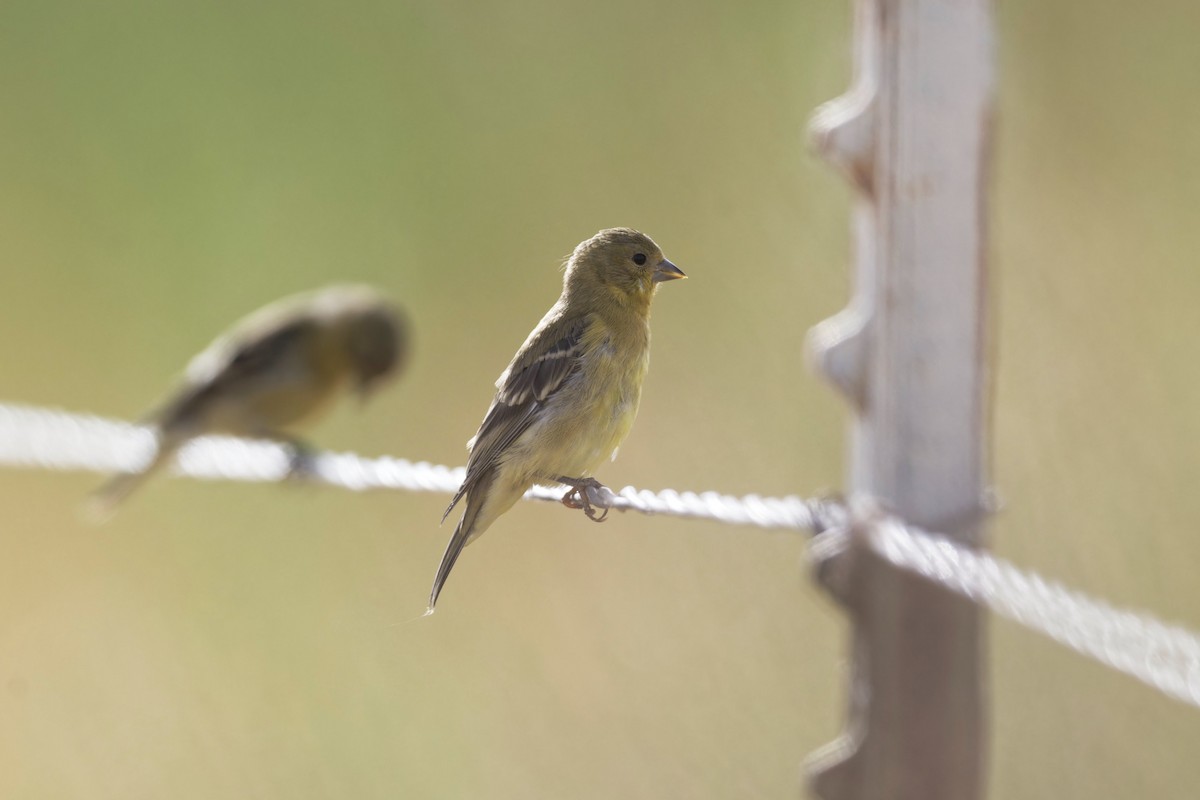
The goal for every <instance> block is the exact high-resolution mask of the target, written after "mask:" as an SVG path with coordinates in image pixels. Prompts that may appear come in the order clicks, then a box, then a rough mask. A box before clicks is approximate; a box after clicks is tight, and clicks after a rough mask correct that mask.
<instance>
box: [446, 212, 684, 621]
mask: <svg viewBox="0 0 1200 800" xmlns="http://www.w3.org/2000/svg"><path fill="white" fill-rule="evenodd" d="M684 277H687V276H685V275H684V274H683V272H682V271H681V270H680V269H679V268H678V267H676V266H675V265H674V264H672V263H671V262H670V261H668V260H667V259H666V257H665V256H663V253H662V250H660V249H659V247H658V245H656V244H655V243H654V242H653V241H652V240H651V239H650V237H649V236H646V235H645V234H643V233H639V232H638V231H635V230H632V229H630V228H610V229H608V230H603V231H600V232H599V233H597V234H596V235H595V236H593V237H592V238H590V239H588V240H587V241H585V242H582V243H581V244H580V245H579V246H578V247H576V248H575V252H574V253H572V254H571V257H570V258H569V259H568V260H567V265H566V275H565V276H564V277H563V291H562V295H561V296H560V297H559V298H558V302H557V303H555V304H554V306H553V307H551V309H550V310H549V311H548V312H547V313H546V316H545V317H543V318H542V321H541V322H540V323H539V324H538V326H537V327H536V328H534V329H533V333H531V334H529V338H528V339H526V340H525V344H523V345H521V349H520V350H518V351H517V354H516V356H514V357H513V360H512V362H511V363H510V364H509V365H508V368H507V369H506V370H504V373H503V374H502V375H501V376H500V378H499V379H498V380H497V381H496V388H497V389H498V390H499V391H497V392H496V397H495V399H494V400H492V405H491V408H489V409H488V412H487V415H486V416H485V417H484V418H483V423H482V424H481V425H480V426H479V431H478V432H477V433H476V434H475V436H474V438H472V439H471V441H470V442H468V443H467V448H468V449H469V450H470V457H469V458H468V460H467V476H466V479H465V480H464V481H463V484H462V487H460V488H459V490H458V493H457V494H455V495H454V499H453V500H452V501H451V502H450V506H449V508H447V509H446V513H445V514H443V515H442V520H443V521H444V520H445V519H446V517H447V516H449V514H450V512H451V511H452V510H453V509H454V506H455V505H456V504H457V503H458V502H459V501H460V500H462V499H463V498H464V497H465V498H466V500H467V507H466V511H464V512H463V515H462V518H461V519H460V520H459V522H458V526H457V527H456V528H455V529H454V535H453V536H451V537H450V543H449V545H448V546H447V547H446V553H445V555H443V556H442V563H441V566H439V567H438V571H437V577H436V578H435V579H434V583H433V591H432V592H431V593H430V596H429V610H428V612H427V613H432V612H433V610H434V607H435V606H436V605H437V600H438V595H439V594H440V593H441V591H442V586H443V585H445V583H446V578H447V577H449V575H450V570H451V569H453V567H454V562H455V561H457V560H458V557H459V555H460V554H461V553H462V550H463V548H464V547H466V546H467V545H468V544H469V543H470V542H471V541H472V540H474V539H475V538H476V537H478V536H479V535H480V534H481V533H483V532H484V531H485V530H487V528H488V526H490V525H491V524H492V523H493V522H495V521H496V518H497V517H499V516H500V515H501V514H503V513H504V512H505V511H507V510H508V509H510V508H512V506H513V504H514V503H515V502H516V501H517V500H518V499H519V498H520V497H521V495H523V494H524V493H525V492H526V490H528V489H529V488H530V487H531V486H533V485H534V484H535V483H541V484H553V483H561V484H564V485H566V486H569V487H571V489H570V491H568V492H567V493H566V494H565V495H564V496H563V503H564V504H565V505H568V506H570V507H572V508H582V509H583V510H584V512H585V513H586V514H587V515H588V517H589V518H591V519H593V520H596V521H598V522H599V521H603V519H604V517H603V516H597V515H596V513H595V510H594V509H593V507H592V505H591V503H590V502H589V501H588V495H587V491H588V489H595V488H599V487H600V484H599V483H598V482H597V481H596V480H595V479H594V478H592V477H590V476H591V473H592V471H593V470H595V468H596V467H597V466H599V465H600V463H601V462H603V461H604V460H605V459H609V458H612V457H614V456H615V455H616V452H617V446H618V445H620V444H621V442H622V440H624V438H625V436H626V434H628V433H629V429H630V428H631V427H632V426H633V420H634V417H635V416H636V415H637V409H638V402H639V400H640V399H641V394H642V381H643V379H644V378H645V377H646V368H647V366H648V365H649V361H650V301H651V299H652V298H653V297H654V292H655V290H656V289H657V288H658V284H659V283H661V282H663V281H667V280H672V279H675V278H684ZM606 513H607V512H606Z"/></svg>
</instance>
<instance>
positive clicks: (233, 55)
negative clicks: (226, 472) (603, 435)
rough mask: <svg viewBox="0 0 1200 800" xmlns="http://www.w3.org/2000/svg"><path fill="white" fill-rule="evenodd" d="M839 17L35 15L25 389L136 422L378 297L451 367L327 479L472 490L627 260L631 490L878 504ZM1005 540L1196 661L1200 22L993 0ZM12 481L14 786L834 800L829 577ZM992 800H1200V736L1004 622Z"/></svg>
mask: <svg viewBox="0 0 1200 800" xmlns="http://www.w3.org/2000/svg"><path fill="white" fill-rule="evenodd" d="M850 20H851V11H850V7H849V4H848V3H843V2H831V1H828V0H826V1H824V2H764V3H757V4H750V5H746V4H732V5H731V4H727V3H719V2H703V3H682V2H659V3H644V2H637V3H634V2H626V1H625V0H620V1H619V2H615V3H606V4H591V3H581V2H574V1H571V2H557V3H552V2H544V1H540V0H535V1H532V2H530V1H526V2H522V3H519V4H504V5H502V6H495V5H487V4H471V3H464V2H454V1H453V0H450V1H447V2H437V3H434V2H428V0H426V1H425V2H379V1H377V0H350V1H348V2H344V3H341V4H336V5H335V4H322V3H282V2H263V3H253V4H246V3H232V2H224V3H209V4H204V5H203V6H201V5H198V4H162V3H150V2H112V3H106V4H92V3H81V2H61V1H59V0H40V1H39V2H31V0H8V2H5V3H4V4H3V5H2V6H0V107H2V108H3V113H2V114H0V298H2V300H0V303H2V306H0V308H2V309H3V313H2V314H0V375H2V376H3V378H2V384H0V397H2V398H3V399H6V400H16V401H22V402H32V403H44V404H48V405H56V406H62V407H66V408H69V409H76V410H88V411H94V412H97V413H101V414H108V415H115V416H123V417H130V416H133V415H136V414H138V413H140V412H141V411H143V410H144V409H145V408H147V407H148V406H150V405H151V404H152V403H153V402H154V401H156V400H157V399H158V398H159V397H160V396H161V395H162V394H163V393H164V392H165V391H166V390H167V389H168V387H169V386H170V385H171V381H172V380H173V376H174V375H175V374H177V372H178V371H179V369H180V368H181V367H182V366H183V364H184V363H185V361H186V360H187V359H188V358H189V357H190V356H191V355H192V354H193V353H195V352H196V351H198V350H199V349H200V348H201V347H203V346H204V345H205V344H206V343H207V342H208V341H209V340H210V339H211V338H212V337H213V336H214V335H215V334H216V333H217V332H218V331H220V330H221V329H222V328H223V327H225V326H226V325H227V324H229V323H230V322H231V321H233V320H234V319H236V318H238V317H239V316H241V315H242V314H244V313H246V312H248V311H250V310H252V309H254V308H256V307H257V306H259V305H261V304H263V303H265V302H267V301H269V300H271V299H274V298H276V297H278V296H280V295H283V294H285V293H288V292H293V291H296V290H300V289H305V288H309V287H312V286H316V285H320V284H324V283H328V282H333V281H346V280H356V281H368V282H371V283H375V284H377V285H379V286H380V287H382V288H383V289H385V290H387V291H388V292H390V293H391V294H393V295H394V296H396V297H397V298H399V299H401V300H402V302H403V303H404V304H405V305H407V307H408V308H409V310H410V312H411V313H412V315H413V317H414V318H415V321H416V324H417V331H418V334H419V341H418V343H417V345H418V351H417V358H416V362H415V364H414V366H413V368H412V370H411V371H410V372H409V374H408V375H407V376H406V378H405V379H404V381H403V382H402V383H401V384H399V385H397V386H395V387H394V388H393V389H391V390H389V391H388V392H386V393H385V394H384V395H382V396H380V397H379V398H377V400H376V401H375V403H374V404H373V405H372V406H370V407H369V408H368V410H367V412H366V413H363V414H354V413H352V409H343V410H341V411H339V412H338V413H337V414H336V415H334V416H333V417H332V418H331V419H330V420H329V421H328V422H327V423H325V424H324V425H322V427H321V428H320V429H319V430H318V431H317V432H316V433H315V434H314V437H313V438H314V439H315V441H316V442H317V443H319V444H321V445H324V446H328V447H335V448H340V449H356V450H361V451H364V452H367V453H394V454H399V455H404V456H407V457H410V458H424V459H430V460H433V461H438V462H447V463H461V462H462V459H463V457H464V450H463V444H464V442H465V440H466V439H467V437H468V436H469V435H470V434H471V433H472V432H473V431H474V428H475V426H476V425H477V423H478V421H479V419H480V417H481V415H482V413H483V411H484V409H485V408H486V405H487V402H488V400H489V398H490V395H491V382H492V381H493V380H494V378H495V377H496V375H497V374H498V373H499V371H500V370H501V369H502V367H503V366H504V364H505V363H506V361H507V359H508V358H509V357H510V355H511V354H512V352H513V350H514V349H515V348H516V347H517V345H518V344H520V342H521V340H522V339H523V337H524V336H525V334H526V333H527V332H528V330H529V328H530V327H531V326H532V325H533V324H534V323H535V322H536V321H537V320H538V319H539V318H540V316H541V314H542V313H543V312H544V310H545V308H546V307H547V306H548V305H549V304H550V303H551V302H552V300H553V299H554V297H555V296H556V294H557V292H558V283H559V273H558V271H557V266H558V263H559V259H560V257H561V256H563V255H564V254H566V253H567V252H569V250H570V249H571V247H573V246H574V244H575V243H576V242H577V241H579V240H580V239H583V238H585V237H587V236H589V235H590V234H592V233H593V232H594V231H595V230H597V229H598V228H600V227H606V226H611V225H633V226H636V227H639V228H642V229H644V230H646V231H647V232H648V233H650V234H651V235H652V236H654V237H655V238H656V239H657V240H658V241H659V243H660V244H661V245H662V246H663V247H664V249H665V250H666V252H667V254H668V255H669V256H670V257H671V258H672V259H673V260H674V261H676V262H677V263H678V264H680V265H681V266H682V267H683V268H684V269H685V270H686V271H687V272H688V273H689V275H690V276H691V277H692V280H690V281H688V282H686V283H681V284H673V285H671V286H669V287H667V288H666V289H664V291H663V292H661V293H660V296H659V299H658V301H657V303H656V308H655V318H654V332H655V344H654V357H653V365H652V369H651V373H650V378H649V381H648V384H647V386H646V394H645V400H644V403H643V406H642V411H641V416H640V419H639V422H638V424H637V426H636V428H635V430H634V434H633V436H632V437H631V438H630V440H629V442H627V444H626V446H625V447H623V448H622V450H621V458H620V459H619V460H618V461H617V462H616V463H615V464H612V465H610V466H608V467H606V468H605V469H604V470H603V471H602V473H601V474H600V477H601V479H603V480H605V481H606V482H608V483H610V484H617V485H623V484H626V483H632V484H636V485H640V486H646V487H664V486H672V487H679V488H696V489H706V488H719V489H721V490H723V491H729V492H737V493H741V492H749V491H756V492H762V493H771V494H777V493H787V492H801V493H810V492H813V491H815V490H818V489H821V488H831V487H837V486H839V485H840V484H841V480H840V476H841V472H842V448H843V425H844V412H843V409H842V407H841V405H840V403H839V402H838V401H837V399H836V398H835V397H834V396H833V394H832V392H830V391H828V390H827V389H826V388H825V387H823V386H821V385H820V384H819V383H818V382H817V381H816V380H815V379H814V378H812V377H810V376H809V375H808V374H807V373H806V372H805V370H804V368H803V365H802V345H801V341H802V336H803V334H804V332H805V330H806V329H807V328H808V327H809V326H810V325H811V324H812V323H813V322H815V321H816V320H818V319H820V318H822V317H824V316H826V315H828V314H830V313H832V312H833V311H835V310H836V309H838V308H839V307H840V305H841V304H842V303H843V302H844V300H845V297H846V293H847V275H848V264H847V259H848V253H847V241H848V231H847V213H848V209H849V202H850V196H849V192H848V190H847V188H846V187H845V186H844V185H843V184H842V183H841V182H840V181H839V180H838V179H837V178H836V177H835V176H834V175H833V174H832V173H831V172H830V171H828V170H826V169H825V168H824V167H823V166H821V165H820V164H819V163H817V162H816V160H815V159H814V158H813V157H811V156H810V155H809V154H807V153H806V151H805V149H804V147H803V136H804V133H803V132H804V126H805V123H806V119H807V117H808V115H809V114H810V112H811V110H812V109H813V108H814V107H815V106H816V105H817V104H818V103H819V102H821V101H823V100H826V99H828V98H831V97H833V96H834V95H836V94H838V93H839V92H840V91H842V90H843V89H844V88H845V86H846V85H847V81H848V73H849V36H850ZM999 23H1000V28H1001V31H1000V34H1001V35H1000V43H999V45H1000V46H999V50H1000V55H1001V60H1002V84H1001V98H1000V99H1001V103H1000V115H999V129H998V131H997V142H998V149H997V161H996V164H995V169H994V175H995V178H996V185H995V194H994V205H993V208H994V223H993V239H992V241H993V245H992V250H993V261H992V263H993V265H994V267H995V276H996V282H995V288H996V295H995V297H996V302H995V305H996V307H997V309H998V312H999V316H998V324H997V336H998V339H999V354H1000V361H999V366H998V374H997V407H996V418H995V433H996V447H995V453H996V455H995V474H996V483H997V485H998V487H999V490H1000V491H1001V493H1002V495H1003V497H1004V498H1005V501H1006V510H1005V511H1004V513H1003V514H1002V515H1001V516H1000V517H999V518H998V519H997V520H996V522H995V525H994V526H993V533H994V541H995V545H996V549H997V550H998V551H999V552H1000V553H1002V554H1004V555H1006V556H1009V557H1011V558H1013V559H1015V560H1016V561H1017V562H1018V563H1020V564H1023V565H1027V566H1031V567H1034V568H1037V569H1040V570H1042V571H1044V572H1045V573H1046V574H1048V575H1050V576H1056V577H1059V578H1061V579H1063V580H1065V581H1068V582H1070V583H1072V584H1074V585H1077V586H1079V587H1081V588H1083V589H1086V590H1090V591H1092V592H1095V593H1098V594H1100V595H1103V596H1105V597H1108V598H1111V599H1112V600H1114V601H1116V602H1122V603H1129V604H1135V605H1139V606H1143V607H1147V608H1150V609H1153V610H1155V611H1157V612H1159V613H1161V614H1162V615H1164V616H1166V617H1168V618H1176V619H1181V620H1184V621H1188V622H1190V623H1191V624H1193V625H1200V581H1197V579H1196V574H1195V571H1196V565H1197V564H1198V563H1200V535H1197V532H1198V531H1200V492H1198V491H1196V489H1195V486H1194V483H1195V476H1196V474H1197V466H1200V359H1197V358H1196V351H1197V345H1196V343H1197V341H1200V314H1197V313H1196V312H1195V306H1196V301H1197V298H1200V270H1197V267H1196V264H1195V260H1196V259H1195V254H1196V253H1197V252H1200V225H1197V224H1196V222H1195V214H1196V208H1197V206H1198V205H1200V102H1197V100H1198V92H1200V80H1198V79H1197V76H1198V75H1200V49H1197V48H1196V47H1195V46H1194V40H1195V36H1196V34H1197V32H1198V31H1200V7H1197V6H1196V5H1195V4H1194V3H1193V2H1191V1H1190V0H1162V2H1159V3H1157V4H1155V5H1154V10H1153V12H1151V11H1150V10H1148V9H1144V8H1137V7H1134V6H1131V5H1129V4H1127V3H1118V2H1110V1H1109V0H1103V2H1094V3H1088V4H1078V3H1073V2H1069V0H1042V1H1041V2H1032V0H1006V2H1003V3H1001V4H1000V8H999ZM97 482H98V478H97V477H96V476H86V475H52V474H25V473H17V472H9V473H4V474H3V475H0V511H2V515H0V796H3V797H6V798H8V797H11V798H43V797H44V798H161V797H171V798H212V797H246V798H275V797H289V798H383V797H431V798H458V797H487V798H529V797H538V798H611V797H628V798H661V797H688V798H728V797H794V796H795V795H796V792H797V783H798V776H799V774H800V770H799V763H800V760H801V758H802V757H803V756H804V755H805V754H806V753H809V752H810V751H812V750H813V749H814V748H816V747H817V746H818V745H820V744H822V743H824V742H826V741H828V740H829V739H830V738H831V737H832V736H833V735H834V734H835V733H836V732H837V730H838V727H839V722H840V719H841V713H842V707H843V703H844V698H843V688H844V686H843V680H842V678H843V676H842V672H841V671H842V668H843V663H844V655H843V654H844V652H845V642H844V634H845V631H844V630H843V626H842V620H841V618H840V616H839V614H838V613H837V612H836V611H835V610H834V609H833V608H832V607H831V606H830V605H829V603H827V602H826V601H825V599H824V598H823V597H822V596H820V595H819V594H818V593H817V592H816V591H815V590H814V589H813V588H812V587H811V586H810V584H809V581H808V577H807V573H806V571H805V568H804V566H803V539H802V537H799V536H795V535H791V534H786V533H763V532H757V531H752V530H742V529H736V528H726V527H721V526H718V525H716V524H708V523H701V522H686V521H676V520H668V519H647V518H643V517H638V516H616V517H614V518H612V519H611V520H610V521H609V522H608V523H607V524H606V525H605V526H604V527H603V528H599V527H596V526H594V525H592V524H591V523H588V522H587V521H586V520H584V519H583V517H582V516H581V515H579V514H573V513H568V512H567V511H565V510H563V509H561V508H556V507H551V506H548V505H522V506H520V507H518V508H516V509H514V510H513V511H512V512H511V513H510V514H509V515H508V516H506V517H505V518H504V519H503V520H502V521H501V522H500V523H498V524H497V525H496V526H495V527H494V528H493V529H492V530H491V531H490V532H489V534H488V535H487V536H485V537H484V538H483V539H481V540H480V541H479V542H478V543H477V544H475V545H473V546H472V547H471V549H470V550H468V551H467V553H466V555H465V556H464V559H463V560H462V561H461V562H460V564H459V567H458V568H457V570H456V572H455V575H454V578H453V580H452V581H451V582H450V584H449V586H448V589H447V592H446V594H445V595H444V599H443V602H442V604H441V607H440V610H439V613H438V614H437V616H435V617H433V618H431V619H425V620H418V621H410V620H412V619H413V618H414V617H416V616H417V615H418V614H419V613H420V612H421V611H422V609H423V607H424V601H425V597H426V594H427V590H428V588H429V583H430V580H431V578H432V575H433V571H434V568H435V567H436V564H437V561H438V558H439V557H440V555H441V551H442V548H443V546H444V542H445V539H446V537H447V536H448V534H449V529H448V528H442V529H439V528H438V526H437V519H438V517H439V515H440V513H441V510H442V508H443V505H444V503H445V501H446V498H443V497H429V496H409V495H399V494H395V495H393V494H383V493H380V494H371V495H351V494H345V493H340V492H337V491H333V490H321V489H317V488H296V487H286V488H280V487H261V486H241V485H222V484H198V483H190V482H184V481H170V480H162V481H158V482H156V483H154V484H152V485H151V486H149V487H148V488H147V489H146V491H145V492H144V493H143V494H141V495H140V496H138V497H137V498H135V500H134V502H132V503H131V504H130V505H129V507H128V508H127V509H125V510H124V511H123V512H122V514H121V515H120V516H119V517H118V518H117V519H116V520H115V522H114V523H113V524H111V525H109V526H107V527H105V528H103V529H99V530H98V529H94V528H90V527H87V526H84V525H82V524H80V523H79V522H78V514H77V511H78V504H79V501H80V499H81V498H82V497H83V496H84V495H85V493H86V492H87V491H88V490H89V489H90V488H91V487H93V486H95V485H96V484H97ZM992 646H993V650H992V661H991V663H992V669H993V673H992V677H993V690H994V692H993V698H994V702H993V718H994V735H993V744H992V753H991V779H990V780H991V784H992V787H993V796H994V797H1019V798H1059V797H1089V798H1129V797H1141V796H1163V797H1181V796H1186V795H1188V794H1189V793H1190V792H1192V791H1194V787H1195V786H1196V785H1198V784H1200V761H1197V760H1196V759H1195V757H1194V755H1195V747H1196V744H1197V742H1200V715H1197V714H1196V713H1195V712H1194V711H1192V710H1188V709H1186V708H1183V707H1181V706H1178V705H1176V704H1173V703H1172V702H1170V701H1168V700H1165V699H1163V698H1161V697H1160V696H1159V695H1157V694H1155V693H1154V692H1152V691H1150V690H1148V689H1145V688H1143V687H1141V686H1139V685H1136V684H1134V683H1132V682H1131V681H1129V680H1127V679H1125V678H1123V677H1120V676H1117V675H1115V674H1113V673H1110V672H1108V671H1106V670H1104V669H1103V668H1101V667H1098V666H1095V665H1093V664H1091V663H1089V662H1086V661H1084V660H1082V659H1080V658H1078V657H1076V656H1074V655H1072V654H1070V653H1067V652H1066V651H1064V650H1062V649H1060V648H1058V647H1057V646H1055V645H1052V644H1050V643H1047V642H1045V641H1043V640H1041V639H1039V638H1037V637H1036V636H1034V635H1032V634H1029V633H1027V632H1025V631H1023V630H1020V629H1018V628H1016V627H1014V626H1012V625H1009V624H1007V623H1004V622H998V623H996V624H995V625H994V627H993V636H992Z"/></svg>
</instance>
